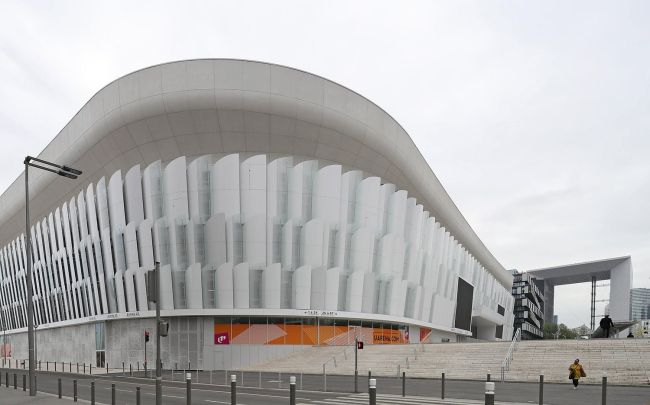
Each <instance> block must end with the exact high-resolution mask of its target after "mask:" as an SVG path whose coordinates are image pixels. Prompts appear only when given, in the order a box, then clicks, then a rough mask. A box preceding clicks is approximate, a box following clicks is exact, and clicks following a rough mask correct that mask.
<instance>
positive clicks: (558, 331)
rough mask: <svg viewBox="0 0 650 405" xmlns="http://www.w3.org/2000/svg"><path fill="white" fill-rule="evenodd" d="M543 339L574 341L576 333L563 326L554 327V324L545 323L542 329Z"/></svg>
mask: <svg viewBox="0 0 650 405" xmlns="http://www.w3.org/2000/svg"><path fill="white" fill-rule="evenodd" d="M542 330H543V331H544V339H555V338H556V336H557V338H558V339H575V338H576V337H577V335H576V333H575V332H574V331H572V330H571V329H569V328H568V327H567V326H566V325H565V324H563V323H561V324H559V325H556V324H554V323H545V324H544V326H543V327H542Z"/></svg>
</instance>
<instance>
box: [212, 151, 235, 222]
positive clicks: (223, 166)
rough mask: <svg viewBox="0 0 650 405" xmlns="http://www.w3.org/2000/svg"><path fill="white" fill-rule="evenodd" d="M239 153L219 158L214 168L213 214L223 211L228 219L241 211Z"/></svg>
mask: <svg viewBox="0 0 650 405" xmlns="http://www.w3.org/2000/svg"><path fill="white" fill-rule="evenodd" d="M238 173H239V155H237V154H234V155H228V156H225V157H223V158H221V159H219V160H218V161H217V162H216V163H215V164H214V166H213V168H212V183H211V184H210V187H211V189H212V214H213V215H214V214H218V213H223V214H224V215H225V218H226V220H229V219H231V218H232V217H233V216H235V215H238V214H239V213H240V206H239V201H240V193H239V176H238V175H236V174H238Z"/></svg>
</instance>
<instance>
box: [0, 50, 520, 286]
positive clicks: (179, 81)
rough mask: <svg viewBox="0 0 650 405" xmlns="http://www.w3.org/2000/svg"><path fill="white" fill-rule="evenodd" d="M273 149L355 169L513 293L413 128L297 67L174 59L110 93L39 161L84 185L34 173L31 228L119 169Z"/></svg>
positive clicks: (18, 211) (9, 230)
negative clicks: (423, 214) (70, 171)
mask: <svg viewBox="0 0 650 405" xmlns="http://www.w3.org/2000/svg"><path fill="white" fill-rule="evenodd" d="M229 153H240V154H244V155H245V154H247V153H248V154H250V155H253V154H259V153H268V154H269V155H270V157H271V158H275V157H280V156H287V155H292V156H304V157H305V159H314V158H316V159H318V160H320V161H324V162H332V163H338V164H342V165H343V166H344V167H345V168H347V169H352V168H358V169H361V170H363V171H364V172H367V173H370V174H373V175H376V176H379V177H381V178H382V179H385V180H386V181H389V182H391V183H394V184H395V185H396V186H397V187H398V188H400V189H404V190H406V191H407V192H408V194H409V196H411V197H415V198H416V199H417V200H418V202H421V203H422V204H424V208H425V209H426V210H428V211H430V212H431V215H432V216H435V217H436V218H437V219H438V220H439V221H440V222H441V224H442V225H443V226H445V227H446V228H447V229H448V230H449V231H450V232H451V234H452V236H453V237H455V238H456V239H457V240H458V241H459V242H460V243H462V244H463V245H464V246H465V247H466V248H467V249H468V251H469V252H470V253H471V254H472V255H473V256H474V257H475V258H476V259H477V260H478V261H480V262H481V263H482V264H483V265H484V266H485V268H486V269H488V271H489V272H490V273H491V274H492V275H493V276H494V277H495V278H496V279H497V280H499V282H500V283H502V284H503V285H504V286H505V287H506V288H510V287H511V285H512V276H511V275H510V274H509V273H508V272H507V271H506V270H505V269H504V267H503V266H502V265H501V264H500V263H499V262H498V261H497V260H496V258H494V256H493V255H492V253H491V252H490V251H489V250H488V249H487V248H486V247H485V245H484V244H483V242H482V241H481V240H480V239H479V238H478V236H477V235H476V233H475V232H474V231H473V230H472V228H471V227H470V225H469V224H468V223H467V221H466V220H465V218H464V217H463V215H462V214H461V213H460V211H459V210H458V208H457V207H456V205H455V204H454V203H453V201H452V200H451V198H450V197H449V195H448V194H447V192H446V191H445V190H444V188H443V187H442V185H441V184H440V182H439V181H438V179H437V178H436V176H435V175H434V173H433V171H432V170H431V168H430V167H429V165H428V164H427V162H426V160H425V159H424V157H423V156H422V154H421V153H420V152H419V151H418V148H417V147H416V146H415V144H414V143H413V141H412V139H411V138H410V137H409V135H408V134H407V133H406V131H405V130H404V129H403V128H402V127H401V126H400V125H399V124H398V123H397V122H396V121H395V120H394V119H393V118H392V117H391V116H390V115H388V114H387V113H386V112H385V111H384V110H382V109H381V108H380V107H378V106H377V105H375V104H374V103H372V102H371V101H369V100H367V99H366V98H364V97H362V96H361V95H359V94H357V93H355V92H354V91H351V90H349V89H347V88H345V87H343V86H341V85H338V84H336V83H334V82H332V81H329V80H327V79H324V78H322V77H319V76H316V75H312V74H310V73H306V72H303V71H300V70H297V69H292V68H288V67H284V66H278V65H273V64H268V63H262V62H252V61H243V60H231V59H209V60H190V61H180V62H172V63H166V64H162V65H158V66H153V67H150V68H147V69H143V70H140V71H137V72H134V73H131V74H129V75H126V76H124V77H122V78H120V79H117V80H115V81H114V82H112V83H110V84H108V85H107V86H106V87H104V88H103V89H101V90H100V91H99V92H98V93H97V94H95V96H93V97H92V98H91V99H90V101H88V102H87V103H86V105H84V106H83V108H82V109H81V110H80V111H79V112H78V113H77V114H76V115H75V116H74V117H73V118H72V120H71V121H70V122H69V123H68V125H66V127H65V128H64V129H63V130H62V131H61V132H60V133H59V134H58V135H57V136H56V137H55V138H54V139H53V140H52V142H50V144H49V145H48V146H47V147H46V148H45V150H43V152H41V153H40V154H39V157H40V158H42V159H45V160H49V161H53V162H57V163H59V164H66V165H70V166H75V167H79V168H80V169H81V170H83V172H84V174H83V176H82V177H80V179H79V180H77V181H70V180H68V179H64V178H60V177H57V176H56V175H54V174H51V173H47V172H43V171H39V170H33V171H32V172H30V185H31V189H30V197H31V205H30V210H31V218H32V220H33V222H36V221H37V220H39V219H41V218H42V216H44V215H46V214H47V213H49V212H52V211H54V210H55V209H56V207H58V206H61V205H62V204H63V203H64V202H65V201H67V200H69V199H70V198H71V196H72V195H73V194H76V193H78V192H79V191H80V190H82V189H85V188H86V187H87V186H88V184H89V183H97V182H98V181H99V180H100V179H101V178H102V177H103V176H110V175H112V174H113V173H114V172H115V171H116V170H124V171H127V170H128V169H129V168H131V167H132V166H134V165H136V164H143V163H144V164H146V165H148V164H150V163H152V162H154V161H156V160H159V159H160V160H162V161H163V162H169V161H171V160H173V159H174V158H176V157H178V156H181V155H185V156H188V157H198V156H201V155H204V154H216V155H219V154H221V155H225V154H229ZM23 193H24V178H23V175H21V176H20V177H19V178H18V179H16V181H14V182H13V183H12V184H11V186H10V187H9V188H8V189H7V190H6V191H5V192H4V193H3V194H2V196H0V246H4V245H5V244H7V243H8V242H9V241H10V240H11V239H13V238H15V237H17V236H18V235H20V233H22V232H24V227H25V223H24V208H25V207H24V205H25V204H24V194H23Z"/></svg>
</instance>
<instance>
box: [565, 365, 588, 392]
mask: <svg viewBox="0 0 650 405" xmlns="http://www.w3.org/2000/svg"><path fill="white" fill-rule="evenodd" d="M586 376H587V373H585V370H584V369H583V368H582V364H580V359H576V360H575V361H574V362H573V364H571V365H570V366H569V379H570V380H573V389H576V388H578V380H579V379H580V377H586Z"/></svg>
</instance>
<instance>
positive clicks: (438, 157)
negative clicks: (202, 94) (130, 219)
mask: <svg viewBox="0 0 650 405" xmlns="http://www.w3.org/2000/svg"><path fill="white" fill-rule="evenodd" d="M648 15H650V2H647V1H636V2H630V1H616V2H612V1H605V2H603V1H572V2H565V1H547V2H521V1H512V2H498V1H489V2H484V1H481V2H466V1H446V2H442V1H436V2H434V1H426V2H415V1H402V0H400V1H393V2H378V1H374V2H365V1H354V2H353V1H349V2H337V1H332V0H328V1H322V2H313V1H295V2H288V1H260V2H254V1H234V0H231V1H213V2H190V1H178V2H164V1H155V2H144V1H137V2H135V1H110V2H108V1H106V2H98V1H93V2H88V1H83V2H82V1H78V2H74V1H66V2H53V1H42V2H38V1H32V2H28V1H10V0H3V1H2V2H1V3H0V18H1V20H2V23H1V24H0V78H1V79H0V83H1V86H0V139H1V141H2V142H1V146H0V190H5V189H6V188H7V187H8V186H9V184H11V182H13V181H14V180H15V179H16V177H17V176H18V175H19V174H20V173H21V172H22V170H23V166H22V160H23V157H24V156H25V155H27V154H31V155H36V154H38V153H40V152H41V151H42V150H43V149H44V148H45V146H46V145H47V144H48V142H49V141H50V140H52V138H53V137H54V136H56V134H57V133H58V132H59V131H60V130H61V129H62V128H63V127H64V126H65V125H66V124H67V122H68V121H69V120H70V119H71V118H72V117H73V116H74V115H75V114H76V113H77V111H79V110H80V109H81V107H82V106H83V105H84V104H85V103H86V102H87V101H88V100H89V99H90V98H91V97H92V96H93V95H94V94H95V93H96V92H97V91H99V90H100V89H101V88H102V87H103V86H105V85H106V84H108V83H109V82H111V81H113V80H115V79H117V78H118V77H120V76H123V75H125V74H128V73H130V72H132V71H134V70H138V69H141V68H144V67H147V66H150V65H154V64H158V63H164V62H169V61H173V60H180V59H192V58H242V59H252V60H260V61H265V62H272V63H278V64H282V65H287V66H291V67H295V68H299V69H303V70H306V71H308V72H311V73H315V74H318V75H321V76H323V77H326V78H328V79H330V80H333V81H336V82H338V83H340V84H342V85H344V86H347V87H349V88H351V89H353V90H355V91H357V92H359V93H360V94H362V95H364V96H365V97H367V98H369V99H370V100H372V101H374V102H375V103H376V104H378V105H379V106H380V107H382V108H383V109H384V110H386V111H387V112H388V113H389V114H391V115H392V116H393V117H394V118H395V119H396V120H397V121H398V122H400V123H401V125H402V126H403V127H404V128H405V129H406V131H407V132H408V133H409V134H410V136H411V137H412V138H413V140H414V141H415V144H416V145H417V146H418V147H419V148H420V151H421V152H422V154H423V155H424V157H425V158H426V159H427V161H428V162H429V165H430V166H431V167H432V169H433V171H434V173H435V174H436V175H437V176H438V178H439V179H440V181H441V182H442V184H443V186H444V187H445V188H446V190H447V192H448V193H449V195H450V196H451V198H452V199H453V200H454V202H455V203H456V205H457V206H458V207H459V209H460V211H461V212H462V213H463V215H464V216H465V217H466V218H467V220H468V221H469V223H470V225H471V226H472V227H473V228H474V230H475V231H476V233H477V234H478V235H479V237H480V238H481V239H482V240H483V242H484V243H485V245H486V246H487V247H488V248H489V249H490V250H491V251H492V253H493V254H494V255H495V256H496V258H497V259H498V260H499V261H500V262H501V263H502V264H503V265H504V266H505V267H506V268H507V269H513V268H516V269H519V270H528V269H536V268H540V267H549V266H555V265H562V264H570V263H576V262H584V261H591V260H597V259H604V258H610V257H618V256H625V255H631V256H632V261H633V266H634V286H635V287H650V280H649V277H650V250H649V245H650V24H648ZM598 290H599V293H600V294H601V296H600V297H599V299H604V298H607V297H608V294H609V293H608V291H609V290H608V289H607V288H599V289H598ZM589 291H590V287H589V286H588V285H580V286H571V287H570V288H566V287H563V288H558V290H557V293H556V305H555V309H556V314H558V315H559V317H560V321H561V322H563V323H566V324H567V325H569V326H571V327H574V326H578V325H581V324H583V323H586V324H587V325H588V324H589V319H590V318H589V313H590V309H589ZM612 299H616V297H612ZM603 306H604V303H599V306H598V310H597V313H598V314H602V313H603V311H602V307H603Z"/></svg>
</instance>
